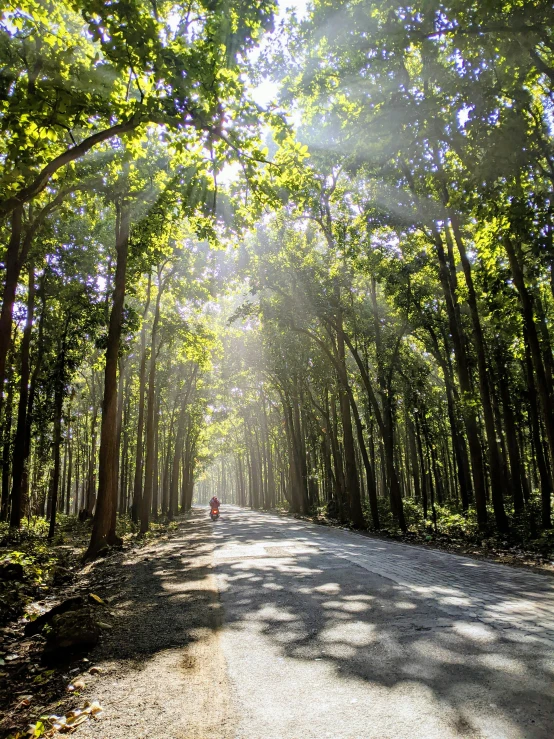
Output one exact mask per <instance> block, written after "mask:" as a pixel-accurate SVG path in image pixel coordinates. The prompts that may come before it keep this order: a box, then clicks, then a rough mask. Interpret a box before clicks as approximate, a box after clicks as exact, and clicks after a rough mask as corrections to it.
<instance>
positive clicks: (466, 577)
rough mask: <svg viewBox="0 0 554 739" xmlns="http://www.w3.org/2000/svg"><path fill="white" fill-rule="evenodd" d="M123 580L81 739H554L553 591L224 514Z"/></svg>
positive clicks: (154, 552) (426, 557)
mask: <svg viewBox="0 0 554 739" xmlns="http://www.w3.org/2000/svg"><path fill="white" fill-rule="evenodd" d="M128 566H129V570H128V573H129V574H130V576H129V577H128V581H129V585H128V588H129V589H128V591H127V592H128V598H129V600H128V601H124V602H123V603H121V604H120V611H119V615H120V619H119V623H120V626H119V627H118V629H119V630H117V629H116V631H115V635H114V636H112V637H111V641H110V639H108V641H107V642H106V643H105V644H104V646H103V647H102V648H101V651H100V652H99V653H98V655H97V664H100V665H102V664H104V665H105V673H106V674H103V675H100V676H97V678H95V680H96V682H95V681H94V680H93V681H92V683H91V684H90V686H88V687H89V688H90V691H91V692H90V697H91V698H98V699H99V700H100V701H101V703H102V705H103V706H104V708H105V709H106V710H105V714H104V718H102V719H101V722H100V723H99V724H98V725H95V726H94V727H93V726H92V725H91V726H89V727H88V728H87V727H85V728H84V730H83V732H82V735H83V736H91V737H93V736H94V737H105V738H106V739H125V738H126V737H127V736H129V737H130V736H133V737H153V738H154V739H155V738H157V737H160V738H161V737H162V736H163V737H164V738H165V737H167V738H171V739H181V738H185V737H186V738H188V739H308V738H312V737H313V738H314V739H315V738H316V737H317V738H318V739H320V738H322V737H329V738H330V739H366V738H373V737H375V738H376V739H377V738H378V739H386V738H388V737H390V738H391V739H392V738H394V739H414V738H416V737H425V739H435V738H436V739H450V737H495V738H500V737H502V738H504V737H506V738H510V739H512V738H513V739H527V738H528V737H529V738H531V737H541V738H544V739H546V738H547V737H548V739H551V738H552V737H553V736H554V701H553V698H554V689H553V676H554V579H552V578H550V577H547V576H542V575H538V574H534V573H531V572H527V571H524V570H516V569H512V568H509V567H505V566H502V565H495V564H492V563H487V562H481V561H477V560H473V559H468V558H465V557H461V556H457V555H450V554H447V553H444V552H438V551H434V550H428V549H425V548H418V547H411V546H407V545H403V544H398V543H395V542H387V541H382V540H380V539H374V538H371V537H366V536H362V535H358V534H355V533H350V532H345V531H341V530H337V529H328V528H324V527H320V526H315V525H312V524H309V523H304V522H300V521H296V520H294V519H290V518H285V517H278V516H272V515H267V514H262V513H254V512H250V511H245V510H239V509H229V508H225V507H224V508H223V515H222V517H221V519H220V520H219V521H217V522H215V523H213V524H212V523H211V522H210V521H209V520H207V511H205V510H202V511H197V513H196V514H195V520H194V521H192V522H191V523H190V524H188V528H187V529H186V530H185V531H184V532H183V533H182V534H181V535H180V538H176V539H174V540H172V541H171V542H168V543H166V544H164V545H152V548H151V552H150V554H148V553H147V552H146V553H145V552H144V551H143V553H141V554H140V555H137V559H136V560H135V561H133V562H129V563H128ZM214 575H215V577H214ZM126 608H127V611H126V610H125V609H126ZM137 609H138V610H139V611H140V618H139V617H138V616H137V615H136V610H137ZM133 619H134V620H133ZM125 634H126V635H127V636H126V637H125V636H124V635H125ZM122 645H124V646H122ZM137 645H142V646H141V647H140V649H139V646H137ZM102 649H103V650H104V652H102ZM118 650H119V651H118ZM137 650H139V651H140V654H141V656H140V658H139V657H137V654H136V652H137ZM115 696H119V698H120V700H119V702H117V700H116V697H115ZM122 696H123V698H122ZM116 704H117V705H116ZM156 727H157V728H156ZM162 728H163V731H162Z"/></svg>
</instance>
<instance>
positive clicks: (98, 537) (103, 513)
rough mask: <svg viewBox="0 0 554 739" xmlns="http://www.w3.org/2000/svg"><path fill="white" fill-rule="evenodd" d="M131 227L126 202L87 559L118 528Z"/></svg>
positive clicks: (120, 216) (119, 221)
mask: <svg viewBox="0 0 554 739" xmlns="http://www.w3.org/2000/svg"><path fill="white" fill-rule="evenodd" d="M129 230H130V213H129V205H128V203H126V202H124V203H122V204H121V205H120V206H119V207H118V213H117V218H116V250H117V263H116V269H115V286H114V293H113V304H112V310H111V313H110V324H109V328H108V343H107V347H106V368H105V372H104V400H103V403H102V426H101V430H100V466H99V470H98V500H97V502H96V511H95V514H94V522H93V527H92V536H91V540H90V544H89V548H88V550H87V553H86V555H85V556H86V558H92V557H95V556H96V555H97V554H98V552H99V551H100V550H101V549H102V548H103V547H104V546H106V545H107V544H112V543H115V542H116V536H115V531H113V529H112V508H113V506H115V505H116V500H117V457H118V454H117V361H118V356H119V347H120V341H121V328H122V324H123V307H124V303H125V283H126V275H127V254H128V250H129Z"/></svg>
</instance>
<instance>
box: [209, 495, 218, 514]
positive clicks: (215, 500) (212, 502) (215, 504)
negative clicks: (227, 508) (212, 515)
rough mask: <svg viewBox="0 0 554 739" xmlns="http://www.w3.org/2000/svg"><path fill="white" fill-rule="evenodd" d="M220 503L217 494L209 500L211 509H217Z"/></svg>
mask: <svg viewBox="0 0 554 739" xmlns="http://www.w3.org/2000/svg"><path fill="white" fill-rule="evenodd" d="M220 505H221V503H220V502H219V499H218V497H217V495H214V497H213V498H212V499H211V500H210V507H211V509H212V511H213V510H216V511H219V506H220Z"/></svg>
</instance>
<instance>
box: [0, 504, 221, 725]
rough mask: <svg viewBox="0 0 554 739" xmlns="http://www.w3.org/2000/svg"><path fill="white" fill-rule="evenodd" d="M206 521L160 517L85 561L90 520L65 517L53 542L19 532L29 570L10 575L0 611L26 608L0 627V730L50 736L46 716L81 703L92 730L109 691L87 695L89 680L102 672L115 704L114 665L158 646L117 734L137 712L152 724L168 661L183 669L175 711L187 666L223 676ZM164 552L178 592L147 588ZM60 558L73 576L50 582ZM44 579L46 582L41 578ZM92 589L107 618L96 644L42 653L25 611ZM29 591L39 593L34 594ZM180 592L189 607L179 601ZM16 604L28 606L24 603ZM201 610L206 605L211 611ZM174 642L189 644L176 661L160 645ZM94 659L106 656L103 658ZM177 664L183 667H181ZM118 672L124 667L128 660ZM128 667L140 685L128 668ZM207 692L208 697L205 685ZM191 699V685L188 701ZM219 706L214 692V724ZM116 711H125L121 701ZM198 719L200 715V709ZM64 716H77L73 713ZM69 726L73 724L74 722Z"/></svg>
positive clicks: (118, 698) (137, 661) (137, 660)
mask: <svg viewBox="0 0 554 739" xmlns="http://www.w3.org/2000/svg"><path fill="white" fill-rule="evenodd" d="M203 528H204V529H206V528H207V527H205V526H204V527H202V526H200V527H198V526H193V525H192V524H190V523H189V522H188V521H187V520H185V519H180V520H178V521H177V522H175V523H174V524H171V525H170V526H169V527H168V526H157V527H155V530H154V531H153V532H152V534H151V535H150V536H149V537H148V538H146V539H144V538H142V539H141V538H137V537H134V536H126V537H125V539H126V543H125V545H124V548H123V550H121V551H114V552H113V553H112V554H111V555H109V556H107V557H105V558H102V559H98V560H97V561H96V562H93V563H91V564H88V565H84V566H83V565H82V563H81V556H82V553H83V551H84V548H85V546H86V543H87V537H88V536H90V530H89V527H88V526H87V524H79V525H77V524H75V523H73V525H69V522H68V526H67V527H66V528H65V530H64V531H62V532H60V537H59V538H58V543H57V544H55V545H54V546H48V545H44V546H37V545H36V542H34V541H29V540H27V541H24V542H22V544H21V545H20V548H21V549H23V550H25V552H21V554H22V555H23V554H25V556H21V557H19V558H18V560H19V561H22V562H23V563H24V564H25V568H26V575H27V576H26V578H25V582H24V583H21V582H19V583H7V584H6V585H8V586H10V585H11V589H10V591H8V592H7V594H8V595H9V596H11V597H10V598H4V601H5V602H7V603H9V610H8V613H6V612H4V614H3V615H4V616H6V615H10V614H9V611H11V615H14V614H15V613H17V610H18V609H19V611H21V613H24V615H23V616H22V615H21V613H20V617H19V618H17V619H12V620H11V621H9V622H8V623H7V624H6V625H5V626H4V627H3V628H1V629H0V678H1V680H0V737H2V739H3V738H4V737H17V738H18V739H19V737H28V736H29V733H28V730H29V727H30V726H31V727H35V732H36V733H35V734H30V735H31V736H55V735H57V732H56V731H54V730H52V723H53V721H49V720H48V718H49V717H50V718H53V717H54V716H58V717H66V716H67V717H70V716H71V717H72V718H73V719H75V718H78V717H75V716H73V715H72V712H75V713H76V714H79V712H81V718H80V720H81V721H85V720H86V721H90V722H91V725H92V727H93V728H91V732H92V734H91V735H92V736H96V734H95V731H96V729H95V728H94V726H95V724H96V720H97V718H98V716H99V715H100V711H98V712H97V711H96V709H97V708H101V707H102V702H103V700H104V692H105V691H102V690H99V691H97V692H96V694H95V698H94V699H93V700H89V701H87V695H88V693H89V690H90V689H91V688H94V686H95V684H96V683H98V682H101V683H105V681H106V680H108V683H107V687H106V690H107V694H108V696H109V699H110V700H109V702H110V705H112V706H113V704H114V700H115V703H116V704H117V703H121V704H123V703H124V702H125V697H126V695H127V693H128V692H129V689H128V687H125V685H124V683H122V684H121V686H120V689H119V690H117V691H116V690H114V681H115V682H117V679H118V677H120V675H121V668H118V667H116V666H115V665H116V664H118V665H121V664H122V663H126V662H129V664H132V665H133V666H135V667H136V666H140V665H141V659H142V657H141V655H143V654H144V655H146V654H147V655H148V656H149V657H151V656H152V654H153V652H155V651H159V652H160V654H161V655H162V656H161V661H160V663H157V664H155V665H154V666H153V669H154V674H158V673H159V679H158V680H157V681H156V679H155V677H154V678H152V679H151V676H150V674H149V673H145V674H144V678H145V682H144V684H143V688H144V707H143V708H139V706H137V703H136V702H135V703H133V702H131V704H130V708H129V711H130V713H129V712H128V715H127V718H126V719H125V720H126V721H127V723H125V729H124V730H123V728H122V729H121V731H122V732H123V733H121V734H120V733H117V732H116V734H115V736H117V737H118V738H119V737H123V736H133V737H134V736H136V734H135V733H134V731H135V729H136V726H135V724H136V721H137V715H138V714H140V716H141V720H142V719H145V720H146V721H147V722H148V723H150V724H151V725H153V726H155V725H156V720H157V718H156V717H157V716H158V715H159V712H160V711H159V707H158V701H162V702H163V703H164V704H166V708H167V707H168V706H167V695H166V686H165V681H166V680H167V679H168V677H169V675H170V673H171V670H172V669H174V671H175V675H174V676H173V680H175V679H177V677H178V676H180V683H182V685H181V684H180V683H179V680H177V683H174V684H175V685H177V684H179V686H180V694H179V695H178V696H177V698H176V700H175V701H174V703H173V706H172V708H173V709H174V713H175V716H176V719H175V720H176V721H178V720H179V719H178V716H179V714H180V713H181V711H182V703H181V701H182V699H183V698H185V697H186V695H187V689H188V688H189V686H190V683H189V679H190V677H191V676H192V675H195V676H196V678H197V679H199V680H200V681H201V682H202V680H203V679H204V677H203V676H204V672H206V671H207V678H206V679H207V680H209V682H210V683H213V681H215V683H214V684H218V683H220V682H221V670H222V666H221V663H218V661H217V654H218V650H217V649H215V650H212V647H211V641H212V639H215V638H216V637H215V635H216V633H217V626H218V620H217V619H218V612H217V608H216V607H215V605H216V600H217V599H216V597H215V594H216V589H215V587H214V584H213V582H212V581H211V579H210V578H212V579H213V575H211V574H210V572H209V570H208V568H209V565H210V556H209V552H210V550H209V548H208V550H207V551H204V550H205V549H206V546H207V544H206V538H205V534H206V531H203ZM208 532H209V530H208ZM60 541H63V543H60ZM10 549H11V548H10ZM187 553H189V554H190V557H191V558H190V559H189V558H188V557H187ZM0 554H1V552H0ZM0 559H1V556H0ZM160 561H162V562H165V564H166V567H167V568H168V570H167V571H168V572H170V571H171V572H174V573H175V580H176V581H177V582H176V585H175V591H178V592H172V593H171V597H169V596H168V597H164V593H163V592H161V589H160V588H159V587H158V588H156V589H155V592H152V590H151V586H152V574H153V572H155V573H156V575H159V574H160V572H159V571H158V569H157V567H158V562H160ZM60 562H63V564H64V567H63V569H64V571H65V570H66V569H67V570H68V571H70V572H72V573H73V577H72V578H71V582H69V583H66V584H61V585H52V582H51V581H52V570H53V571H54V576H55V570H56V568H58V567H60ZM164 572H165V571H164ZM177 573H178V576H177ZM33 575H34V577H33ZM48 582H50V584H49V585H47V584H46V583H48ZM13 589H15V590H17V591H18V592H17V593H16V594H15V595H13V594H12V593H11V590H13ZM191 593H192V594H193V595H192V597H191ZM3 594H4V595H5V594H6V591H4V593H3ZM89 594H93V595H94V596H98V597H99V598H101V599H102V600H103V601H104V603H105V604H106V605H105V608H104V609H102V613H101V617H102V619H103V626H104V628H103V635H102V638H101V640H100V645H99V646H98V647H97V648H96V649H95V650H94V651H93V652H92V653H89V652H83V651H81V652H77V653H73V654H71V653H70V654H68V655H67V656H66V657H64V656H62V655H61V654H60V655H59V657H60V658H59V659H48V660H46V661H45V660H44V659H43V648H44V639H43V638H41V637H38V636H33V637H28V636H26V635H25V632H24V627H25V624H26V623H27V622H28V621H29V618H28V616H29V615H30V614H32V615H36V614H40V613H43V612H45V611H47V610H48V609H50V608H52V607H54V606H56V605H57V604H58V603H63V602H64V601H66V600H67V599H68V598H72V597H75V596H76V595H83V596H85V598H86V597H87V595H89ZM17 595H18V596H19V598H18V597H16V596H17ZM32 595H35V596H37V598H38V599H37V600H34V601H33V600H31V598H32ZM176 595H180V597H181V598H182V601H183V602H179V603H177V602H176V601H175V596H176ZM184 602H186V608H183V603H184ZM22 605H23V608H24V610H22V609H21V606H22ZM206 613H207V614H209V617H208V618H206ZM5 620H6V619H4V621H5ZM196 629H200V630H201V631H202V632H203V635H204V637H205V638H202V639H198V638H197V635H196ZM160 640H161V641H160ZM173 642H174V643H175V648H176V649H177V648H179V649H180V648H184V647H185V646H188V649H187V650H186V653H185V652H181V651H179V652H175V659H176V660H177V661H176V662H175V659H173V660H172V659H171V658H169V659H168V655H167V652H166V649H167V648H168V646H169V645H171V644H172V643H173ZM208 651H210V652H211V651H214V653H215V658H214V657H213V656H212V655H210V656H209V658H208V654H207V652H208ZM114 660H115V662H114ZM98 663H101V664H102V666H101V667H99V666H98ZM198 665H200V666H201V667H202V668H204V667H205V670H200V672H199V671H198V669H197V666H198ZM183 668H186V669H185V671H184V672H183ZM123 672H125V673H126V674H129V670H123ZM130 674H131V675H132V682H133V685H134V686H135V687H136V679H135V677H134V676H133V675H134V673H133V669H132V668H131V670H130ZM108 676H109V677H108ZM147 676H148V682H146V678H147ZM207 684H208V682H207V683H206V685H207ZM205 695H206V701H207V700H208V692H206V693H205ZM191 697H192V696H191ZM98 699H100V700H98ZM196 704H197V700H196V693H195V696H194V701H192V705H193V706H194V705H196ZM87 705H88V706H89V709H88V710H87ZM91 705H92V706H93V709H92V711H91V710H90V706H91ZM224 706H225V701H224V700H220V702H219V708H217V709H216V710H215V711H214V710H212V711H211V715H213V716H214V720H217V722H218V724H219V723H220V722H221V720H222V719H223V713H224V710H225V709H224ZM204 708H206V707H204ZM121 713H122V715H124V714H125V710H124V707H123V706H122V708H121ZM189 713H190V709H189ZM202 722H203V723H205V721H204V713H202ZM69 723H73V724H75V722H74V721H73V722H69ZM139 723H140V721H139ZM68 729H69V727H68ZM78 729H79V731H80V733H81V735H87V732H86V731H85V728H84V727H83V725H82V724H79V725H78ZM73 730H77V727H75V728H74V729H73ZM118 731H119V729H118ZM164 731H165V728H164V727H162V726H160V728H159V733H157V732H156V731H154V733H153V734H151V736H162V735H164V736H165V734H163V732H164ZM191 736H192V735H191Z"/></svg>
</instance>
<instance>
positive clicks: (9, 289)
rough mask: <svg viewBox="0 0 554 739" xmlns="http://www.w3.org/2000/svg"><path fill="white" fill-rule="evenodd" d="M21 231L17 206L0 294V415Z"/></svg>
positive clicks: (20, 209) (10, 333) (21, 207)
mask: <svg viewBox="0 0 554 739" xmlns="http://www.w3.org/2000/svg"><path fill="white" fill-rule="evenodd" d="M22 229H23V206H22V205H18V206H17V207H16V208H15V209H14V210H13V212H12V218H11V234H10V240H9V242H8V248H7V250H6V257H5V263H6V273H5V274H6V276H5V279H4V291H3V294H2V310H1V311H0V413H1V404H2V397H1V394H2V392H3V387H4V379H5V377H6V359H7V356H8V351H9V349H10V344H11V340H12V322H13V306H14V303H15V292H16V290H17V282H18V280H19V272H20V270H21V263H20V259H19V250H20V246H21V234H22Z"/></svg>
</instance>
